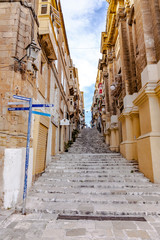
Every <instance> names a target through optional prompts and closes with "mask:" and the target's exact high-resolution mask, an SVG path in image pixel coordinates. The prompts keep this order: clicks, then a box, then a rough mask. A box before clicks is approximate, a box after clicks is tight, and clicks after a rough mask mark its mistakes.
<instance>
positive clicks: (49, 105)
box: [32, 104, 54, 107]
mask: <svg viewBox="0 0 160 240" xmlns="http://www.w3.org/2000/svg"><path fill="white" fill-rule="evenodd" d="M32 107H54V104H32Z"/></svg>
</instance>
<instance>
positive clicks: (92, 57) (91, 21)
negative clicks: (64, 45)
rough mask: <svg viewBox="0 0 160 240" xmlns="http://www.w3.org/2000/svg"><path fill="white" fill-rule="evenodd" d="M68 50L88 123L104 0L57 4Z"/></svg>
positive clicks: (104, 20)
mask: <svg viewBox="0 0 160 240" xmlns="http://www.w3.org/2000/svg"><path fill="white" fill-rule="evenodd" d="M61 5H62V11H63V16H64V20H65V27H66V32H67V37H68V43H69V49H70V54H71V58H72V59H73V63H74V64H75V66H76V67H77V68H78V72H79V81H80V89H81V91H84V101H85V110H86V123H87V124H89V123H90V120H91V112H90V109H91V105H92V99H93V94H94V86H95V82H96V76H97V68H98V61H99V58H101V54H100V42H101V32H104V31H105V25H106V14H107V6H108V5H107V2H106V0H61Z"/></svg>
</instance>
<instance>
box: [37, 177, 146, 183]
mask: <svg viewBox="0 0 160 240" xmlns="http://www.w3.org/2000/svg"><path fill="white" fill-rule="evenodd" d="M63 178H64V179H65V181H70V182H71V183H72V182H75V183H76V182H77V183H87V182H88V183H100V182H105V183H136V182H141V183H144V182H145V183H148V182H149V180H148V179H146V178H121V177H120V178H117V177H116V178H114V177H113V178H111V177H107V178H102V177H95V178H94V179H93V177H79V176H77V177H76V176H75V177H73V176H67V177H66V176H63ZM59 181H62V180H61V178H60V176H59V177H58V176H55V177H52V178H46V177H44V178H40V179H38V180H37V183H45V184H51V183H55V182H59ZM149 183H150V182H149Z"/></svg>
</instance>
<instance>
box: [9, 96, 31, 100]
mask: <svg viewBox="0 0 160 240" xmlns="http://www.w3.org/2000/svg"><path fill="white" fill-rule="evenodd" d="M13 98H15V99H20V100H24V101H30V100H31V98H26V97H22V96H17V95H13Z"/></svg>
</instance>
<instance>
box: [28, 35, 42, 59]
mask: <svg viewBox="0 0 160 240" xmlns="http://www.w3.org/2000/svg"><path fill="white" fill-rule="evenodd" d="M25 49H26V56H27V58H30V59H32V60H33V61H34V60H36V59H37V57H38V53H39V51H40V48H39V47H37V44H36V42H35V41H34V39H33V40H32V42H31V43H30V44H29V45H28V46H27V47H26V48H25Z"/></svg>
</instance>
